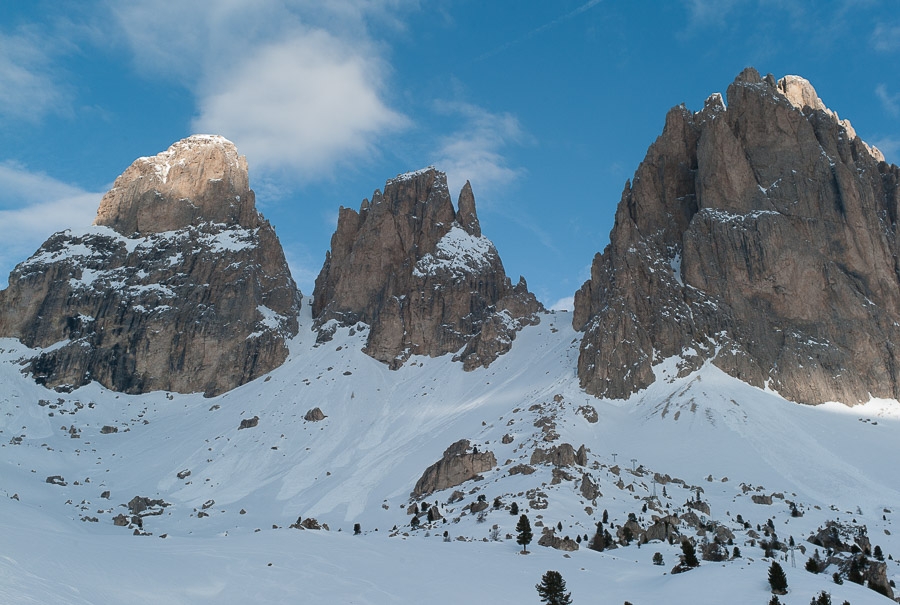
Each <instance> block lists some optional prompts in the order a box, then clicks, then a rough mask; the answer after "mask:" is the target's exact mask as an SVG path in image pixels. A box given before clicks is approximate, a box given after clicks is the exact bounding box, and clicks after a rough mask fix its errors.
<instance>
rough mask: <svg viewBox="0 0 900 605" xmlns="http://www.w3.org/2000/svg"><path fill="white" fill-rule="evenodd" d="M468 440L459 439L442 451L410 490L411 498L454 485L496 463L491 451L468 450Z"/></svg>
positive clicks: (472, 477)
mask: <svg viewBox="0 0 900 605" xmlns="http://www.w3.org/2000/svg"><path fill="white" fill-rule="evenodd" d="M468 448H469V440H468V439H460V440H459V441H457V442H456V443H454V444H453V445H451V446H450V447H448V448H447V449H446V450H445V451H444V455H443V457H442V458H441V459H440V460H438V461H437V462H435V463H434V464H432V465H431V466H429V467H428V468H427V469H425V472H424V473H423V474H422V477H421V478H420V479H419V480H418V481H417V482H416V485H415V487H414V488H413V491H412V494H411V495H412V497H413V498H419V497H421V496H425V495H428V494H430V493H432V492H436V491H440V490H443V489H447V488H448V487H455V486H457V485H459V484H461V483H464V482H466V481H469V480H472V479H475V478H476V477H478V476H479V473H483V472H486V471H489V470H491V469H492V468H493V467H494V466H495V465H496V464H497V459H496V458H494V454H493V452H478V453H475V452H474V451H473V452H472V453H469V452H468Z"/></svg>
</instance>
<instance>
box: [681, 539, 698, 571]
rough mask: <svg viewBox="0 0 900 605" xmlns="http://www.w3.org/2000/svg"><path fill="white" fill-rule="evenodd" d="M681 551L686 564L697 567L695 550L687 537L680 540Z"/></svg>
mask: <svg viewBox="0 0 900 605" xmlns="http://www.w3.org/2000/svg"><path fill="white" fill-rule="evenodd" d="M681 552H682V553H684V555H683V559H684V564H685V565H686V566H688V567H697V566H698V565H700V561H698V560H697V551H696V550H694V545H693V544H691V541H690V540H688V539H687V538H685V539H684V540H682V541H681Z"/></svg>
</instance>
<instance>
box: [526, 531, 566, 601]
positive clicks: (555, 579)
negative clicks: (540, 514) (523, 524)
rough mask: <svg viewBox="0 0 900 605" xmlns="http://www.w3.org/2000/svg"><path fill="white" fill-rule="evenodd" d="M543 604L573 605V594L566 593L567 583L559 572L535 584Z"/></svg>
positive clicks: (551, 573) (546, 574) (552, 572)
mask: <svg viewBox="0 0 900 605" xmlns="http://www.w3.org/2000/svg"><path fill="white" fill-rule="evenodd" d="M523 518H524V515H523ZM534 587H535V588H537V591H538V595H539V596H540V597H541V602H542V603H547V605H571V603H572V593H570V592H566V581H565V580H563V577H562V576H561V575H560V573H559V572H558V571H548V572H547V573H545V574H544V575H543V577H541V583H540V584H535V586H534Z"/></svg>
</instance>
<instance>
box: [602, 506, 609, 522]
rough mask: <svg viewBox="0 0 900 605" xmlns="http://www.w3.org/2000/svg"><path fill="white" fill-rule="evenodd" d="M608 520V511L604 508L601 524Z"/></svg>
mask: <svg viewBox="0 0 900 605" xmlns="http://www.w3.org/2000/svg"><path fill="white" fill-rule="evenodd" d="M608 522H609V513H608V512H607V511H606V509H605V508H604V509H603V524H604V525H605V524H606V523H608Z"/></svg>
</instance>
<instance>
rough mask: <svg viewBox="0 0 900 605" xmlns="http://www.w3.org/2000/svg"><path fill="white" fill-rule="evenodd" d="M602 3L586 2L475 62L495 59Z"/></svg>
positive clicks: (599, 0)
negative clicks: (494, 57) (496, 56)
mask: <svg viewBox="0 0 900 605" xmlns="http://www.w3.org/2000/svg"><path fill="white" fill-rule="evenodd" d="M602 1H603V0H588V2H585V3H584V4H582V5H580V6H578V7H577V8H575V9H573V10H571V11H569V12H568V13H565V14H563V15H560V16H559V17H557V18H556V19H553V20H552V21H548V22H547V23H544V24H543V25H541V26H539V27H535V28H534V29H532V30H531V31H529V32H528V33H526V34H524V35H523V36H520V37H518V38H516V39H515V40H510V41H509V42H506V43H505V44H501V45H500V46H498V47H497V48H494V49H493V50H489V51H488V52H486V53H484V54H482V55H480V56H479V57H476V59H475V60H476V61H483V60H485V59H488V58H490V57H493V56H494V55H498V54H500V53H502V52H504V51H506V50H509V49H510V48H512V47H513V46H516V45H517V44H521V43H522V42H525V41H526V40H529V39H531V38H533V37H535V36H536V35H538V34H540V33H541V32H543V31H546V30H548V29H551V28H553V27H556V26H557V25H559V24H560V23H563V22H564V21H568V20H569V19H572V18H573V17H577V16H578V15H580V14H581V13H583V12H586V11H588V10H590V9H592V8H594V7H595V6H596V5H598V4H600V3H601V2H602Z"/></svg>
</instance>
